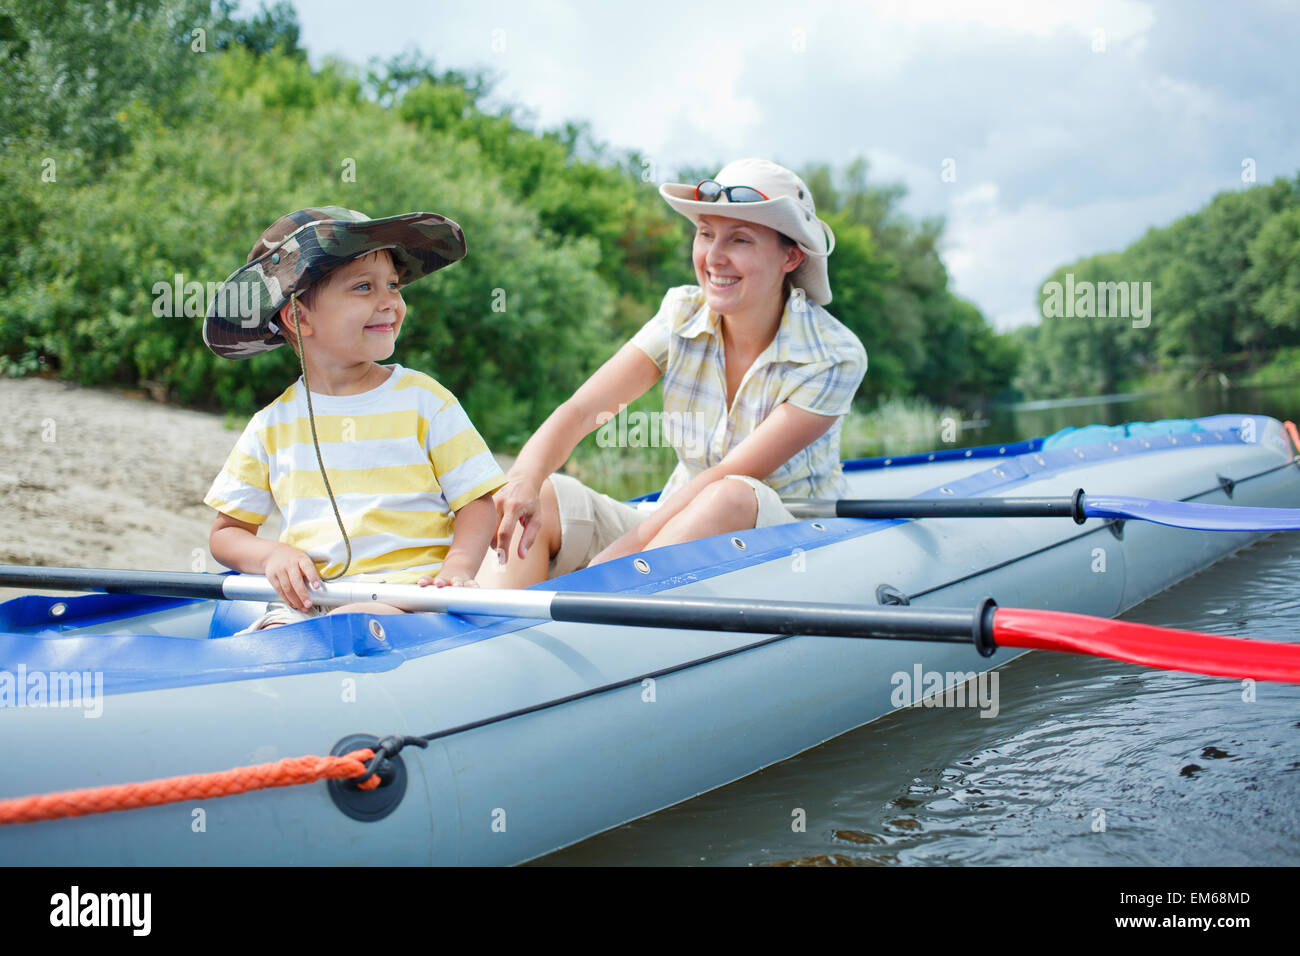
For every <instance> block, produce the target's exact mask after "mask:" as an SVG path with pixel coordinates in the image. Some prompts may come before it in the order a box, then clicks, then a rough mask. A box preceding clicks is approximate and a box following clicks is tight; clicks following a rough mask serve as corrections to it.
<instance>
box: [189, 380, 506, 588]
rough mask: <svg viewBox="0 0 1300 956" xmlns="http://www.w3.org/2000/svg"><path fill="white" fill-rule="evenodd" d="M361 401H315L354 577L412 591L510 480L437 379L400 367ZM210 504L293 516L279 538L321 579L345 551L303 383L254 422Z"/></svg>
mask: <svg viewBox="0 0 1300 956" xmlns="http://www.w3.org/2000/svg"><path fill="white" fill-rule="evenodd" d="M388 367H389V368H391V369H392V371H391V373H390V374H389V376H388V379H387V381H385V382H384V383H383V384H382V385H380V386H379V387H378V388H374V389H371V390H370V391H368V392H364V393H362V394H360V395H318V394H317V393H315V392H313V393H312V406H313V408H314V409H315V412H316V434H317V436H318V438H319V441H320V451H321V458H322V459H323V460H324V462H325V467H326V469H327V471H328V474H329V482H330V488H331V489H332V490H333V492H334V499H335V501H336V502H337V504H338V508H339V514H340V515H341V516H342V518H343V525H344V527H345V528H346V529H347V533H348V537H349V539H351V541H352V564H351V566H350V567H349V569H348V580H358V579H361V580H386V581H391V582H394V583H410V582H412V581H415V580H416V579H418V578H419V577H420V576H421V575H424V574H436V573H437V571H438V569H439V568H440V567H441V566H442V561H443V558H445V557H446V555H447V550H448V548H449V547H450V546H451V541H452V534H453V531H454V528H455V512H457V511H459V510H460V509H461V508H463V507H464V506H465V505H466V504H468V503H469V502H471V501H473V500H474V499H476V498H478V497H480V496H482V495H485V494H490V493H492V492H493V491H496V490H497V489H498V488H500V487H501V486H502V485H503V484H505V475H504V474H502V472H501V468H500V467H499V466H498V465H497V463H496V460H495V459H494V458H493V457H492V454H491V452H489V451H488V448H487V445H486V444H485V443H484V442H483V439H482V438H481V437H480V436H479V434H478V432H477V431H476V430H475V429H474V426H473V424H472V423H471V422H470V420H469V416H467V415H466V414H465V411H464V409H462V408H461V407H460V403H459V402H457V401H456V398H455V396H453V395H452V394H451V393H450V392H449V391H447V390H446V389H445V388H443V387H442V386H441V385H439V384H438V383H437V382H436V381H434V380H433V379H432V378H430V377H429V376H427V375H425V374H423V373H421V372H415V371H411V370H408V369H403V368H402V367H401V366H400V365H393V366H388ZM204 500H205V502H206V503H207V504H208V505H210V506H211V507H213V508H215V509H217V510H218V511H220V512H222V513H223V514H227V515H230V516H231V517H233V518H237V519H239V520H240V521H247V522H249V523H250V524H259V525H260V524H262V523H263V522H265V521H266V520H267V518H268V517H270V515H271V513H272V512H273V511H274V510H277V509H278V510H279V511H280V512H281V514H282V516H283V528H282V530H281V533H280V541H282V542H284V543H285V544H290V545H292V546H293V547H295V548H299V549H300V550H302V551H305V552H306V553H307V554H308V555H309V556H310V557H311V559H312V560H313V561H314V562H315V563H316V566H317V568H318V569H319V570H320V571H321V573H322V574H323V575H331V574H335V573H337V572H338V571H340V570H341V569H342V567H343V564H344V561H345V560H346V553H347V552H346V549H345V548H344V545H343V540H342V538H341V537H340V536H339V531H338V523H337V522H336V521H335V518H334V512H333V510H332V509H331V507H330V502H329V497H328V495H327V494H326V491H325V484H324V482H323V481H322V480H321V475H320V469H319V467H318V465H317V462H316V453H315V450H314V449H313V447H312V439H311V425H310V422H309V420H308V416H307V402H306V399H305V398H304V395H303V389H302V383H301V380H299V381H298V382H295V383H294V384H293V385H291V386H290V387H289V388H288V389H286V390H285V392H284V393H283V394H282V395H281V396H280V397H279V398H277V399H276V400H275V401H273V402H272V403H271V404H269V405H267V406H266V408H264V409H262V410H261V411H260V412H258V413H257V414H256V415H254V416H253V419H252V420H251V421H250V422H249V423H248V426H247V427H246V428H245V429H244V433H243V434H242V435H241V436H240V437H239V441H238V442H237V443H236V444H235V448H234V449H233V450H232V451H231V453H230V456H229V458H228V459H227V460H226V464H225V466H224V467H223V468H222V470H221V474H220V475H218V476H217V479H216V481H215V482H213V484H212V488H211V490H210V491H209V492H208V495H207V497H206V498H205V499H204Z"/></svg>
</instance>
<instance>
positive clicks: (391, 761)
mask: <svg viewBox="0 0 1300 956" xmlns="http://www.w3.org/2000/svg"><path fill="white" fill-rule="evenodd" d="M379 743H380V741H379V738H378V737H376V736H374V735H373V734H351V735H349V736H347V737H344V738H343V739H342V740H340V741H339V742H338V743H336V744H335V745H334V746H333V748H332V749H331V750H330V756H332V757H341V756H343V755H344V754H349V753H351V752H352V751H354V750H360V749H362V748H363V747H365V748H369V749H370V750H376V751H377V749H378V747H379ZM375 773H376V775H377V776H378V777H379V779H380V780H381V781H382V782H381V783H380V785H379V786H378V787H376V788H375V789H373V790H362V789H361V788H360V787H358V786H357V783H359V782H360V781H359V780H327V781H326V786H328V787H329V793H330V799H331V800H333V801H334V805H335V806H336V807H338V808H339V809H340V810H342V811H343V812H344V814H346V815H347V816H349V817H351V818H352V819H353V820H361V821H363V822H367V823H368V822H372V821H374V820H382V819H383V818H384V817H386V816H388V815H389V814H390V813H392V812H393V811H394V810H396V809H397V806H398V804H400V803H401V802H402V797H404V796H406V764H404V763H403V762H402V756H401V754H395V755H393V756H391V757H387V758H385V759H384V760H382V761H380V762H379V764H378V766H376V768H375Z"/></svg>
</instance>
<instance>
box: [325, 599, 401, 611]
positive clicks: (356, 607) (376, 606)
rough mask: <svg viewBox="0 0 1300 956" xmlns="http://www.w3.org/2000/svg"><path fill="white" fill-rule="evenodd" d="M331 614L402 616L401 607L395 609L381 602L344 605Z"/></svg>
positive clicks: (357, 602) (359, 602)
mask: <svg viewBox="0 0 1300 956" xmlns="http://www.w3.org/2000/svg"><path fill="white" fill-rule="evenodd" d="M330 613H331V614H401V613H403V611H402V609H401V608H400V607H393V606H392V605H391V604H383V603H381V602H379V601H356V602H355V603H353V604H344V605H343V606H341V607H336V608H334V610H332V611H330Z"/></svg>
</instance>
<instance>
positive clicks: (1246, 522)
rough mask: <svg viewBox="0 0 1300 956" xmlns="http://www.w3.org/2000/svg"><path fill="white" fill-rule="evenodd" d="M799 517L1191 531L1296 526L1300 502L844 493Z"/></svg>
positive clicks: (794, 507)
mask: <svg viewBox="0 0 1300 956" xmlns="http://www.w3.org/2000/svg"><path fill="white" fill-rule="evenodd" d="M785 506H786V507H787V508H788V509H789V510H790V513H791V514H793V515H794V516H795V517H796V518H1073V519H1074V521H1075V523H1076V524H1083V523H1084V522H1085V521H1087V520H1088V519H1089V518H1120V519H1133V520H1136V521H1150V522H1153V523H1155V524H1163V525H1168V526H1169V527H1171V528H1187V529H1190V530H1193V531H1297V530H1300V508H1250V507H1241V506H1238V505H1207V504H1199V503H1196V502H1191V501H1162V500H1161V499H1159V498H1136V497H1133V496H1131V495H1085V494H1084V493H1083V489H1082V488H1080V489H1078V490H1077V491H1075V493H1074V494H1073V495H1071V496H1070V497H1068V498H1066V497H1062V498H856V499H855V498H844V499H841V500H839V501H835V500H830V499H816V498H812V499H802V500H792V501H787V502H785Z"/></svg>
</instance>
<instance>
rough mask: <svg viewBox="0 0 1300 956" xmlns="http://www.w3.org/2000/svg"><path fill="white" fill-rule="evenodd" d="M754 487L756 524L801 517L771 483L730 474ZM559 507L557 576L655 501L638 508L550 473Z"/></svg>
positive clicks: (640, 517)
mask: <svg viewBox="0 0 1300 956" xmlns="http://www.w3.org/2000/svg"><path fill="white" fill-rule="evenodd" d="M727 477H728V478H734V479H736V480H737V481H743V482H744V483H745V484H747V485H749V486H750V487H751V488H753V489H754V495H755V497H757V498H758V516H757V518H756V519H755V522H754V527H756V528H766V527H769V526H771V525H774V524H787V523H788V522H791V521H797V520H798V519H797V518H796V517H795V516H794V515H792V514H791V513H790V511H789V510H788V509H787V508H786V507H785V505H783V504H782V503H781V496H780V495H778V494H777V493H776V490H775V489H774V488H772V486H771V485H768V484H765V483H764V482H762V481H759V480H758V479H757V478H751V477H749V476H748V475H727ZM551 487H553V488H554V489H555V500H556V503H557V504H558V505H559V509H560V549H559V550H558V551H556V552H555V556H554V557H553V558H551V566H550V571H549V573H548V575H547V577H550V578H556V577H559V576H560V575H561V574H568V573H569V572H571V571H577V570H579V569H580V568H585V567H586V566H587V565H588V564H590V563H591V559H592V558H594V557H595V556H596V555H598V554H600V552H602V551H604V550H605V549H606V548H608V547H609V546H610V545H611V544H613V543H614V542H615V541H617V540H618V539H619V538H620V537H622V536H623V535H624V534H626V533H627V532H628V531H631V530H632V529H633V528H635V527H636V526H637V525H639V524H640V523H641V522H642V521H645V520H646V519H647V518H649V517H650V515H651V514H653V513H654V508H655V505H654V504H653V503H649V502H647V503H646V504H647V505H649V507H643V508H638V507H636V506H634V505H629V504H626V503H625V502H622V501H615V500H614V499H613V498H611V497H610V496H609V495H603V494H601V493H600V492H599V491H593V490H592V489H590V488H588V487H587V486H586V485H584V484H583V483H582V482H580V481H579V480H578V479H577V478H574V477H572V476H571V475H560V474H555V475H551Z"/></svg>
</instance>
